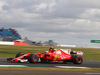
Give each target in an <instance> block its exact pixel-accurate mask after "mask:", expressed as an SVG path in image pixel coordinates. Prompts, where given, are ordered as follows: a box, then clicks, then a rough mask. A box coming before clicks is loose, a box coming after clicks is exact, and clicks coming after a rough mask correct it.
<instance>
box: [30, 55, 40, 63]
mask: <svg viewBox="0 0 100 75" xmlns="http://www.w3.org/2000/svg"><path fill="white" fill-rule="evenodd" d="M38 60H39V57H38V55H36V54H30V56H29V57H28V61H29V62H30V63H37V62H38Z"/></svg>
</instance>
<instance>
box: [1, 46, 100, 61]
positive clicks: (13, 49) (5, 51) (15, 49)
mask: <svg viewBox="0 0 100 75" xmlns="http://www.w3.org/2000/svg"><path fill="white" fill-rule="evenodd" d="M49 48H50V47H46V46H8V45H7V46H5V45H0V57H15V55H16V54H17V53H19V52H23V53H27V51H29V52H30V53H36V52H38V51H39V52H44V51H47V50H49ZM54 48H60V49H69V48H68V47H54ZM70 49H72V50H73V51H82V52H84V55H83V59H84V60H100V49H96V48H70Z"/></svg>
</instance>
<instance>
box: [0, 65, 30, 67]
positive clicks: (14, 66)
mask: <svg viewBox="0 0 100 75" xmlns="http://www.w3.org/2000/svg"><path fill="white" fill-rule="evenodd" d="M0 67H28V66H24V65H0Z"/></svg>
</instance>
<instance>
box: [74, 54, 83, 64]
mask: <svg viewBox="0 0 100 75" xmlns="http://www.w3.org/2000/svg"><path fill="white" fill-rule="evenodd" d="M82 62H83V58H82V56H78V55H76V56H74V57H73V63H74V64H82Z"/></svg>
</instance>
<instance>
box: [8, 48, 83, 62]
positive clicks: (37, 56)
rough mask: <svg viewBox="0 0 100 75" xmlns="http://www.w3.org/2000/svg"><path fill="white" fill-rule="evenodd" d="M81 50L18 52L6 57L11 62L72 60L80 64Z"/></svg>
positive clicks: (81, 60) (81, 59)
mask: <svg viewBox="0 0 100 75" xmlns="http://www.w3.org/2000/svg"><path fill="white" fill-rule="evenodd" d="M82 55H83V52H80V51H72V50H71V49H53V50H52V51H45V52H43V53H39V52H37V53H29V52H27V54H24V53H18V54H16V57H15V58H7V61H13V62H30V63H38V62H43V63H44V62H59V61H63V62H64V63H66V62H73V63H74V64H82V62H83V58H82Z"/></svg>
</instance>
